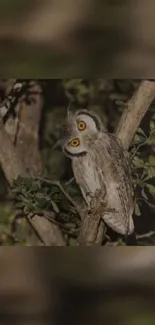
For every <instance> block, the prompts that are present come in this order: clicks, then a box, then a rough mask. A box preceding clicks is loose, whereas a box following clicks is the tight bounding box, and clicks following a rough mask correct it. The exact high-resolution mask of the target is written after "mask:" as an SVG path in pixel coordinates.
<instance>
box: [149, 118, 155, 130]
mask: <svg viewBox="0 0 155 325" xmlns="http://www.w3.org/2000/svg"><path fill="white" fill-rule="evenodd" d="M153 129H155V121H153V120H151V121H150V130H153Z"/></svg>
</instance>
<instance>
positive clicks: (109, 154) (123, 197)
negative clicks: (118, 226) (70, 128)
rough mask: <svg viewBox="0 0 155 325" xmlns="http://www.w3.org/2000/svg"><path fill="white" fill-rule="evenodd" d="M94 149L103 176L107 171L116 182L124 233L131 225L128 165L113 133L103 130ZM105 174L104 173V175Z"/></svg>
mask: <svg viewBox="0 0 155 325" xmlns="http://www.w3.org/2000/svg"><path fill="white" fill-rule="evenodd" d="M94 149H95V151H96V154H98V155H99V159H98V161H97V164H98V166H97V168H101V169H103V178H104V177H107V174H106V173H109V180H110V182H114V183H115V184H117V194H118V197H119V199H120V203H121V211H120V218H121V219H122V223H123V224H124V228H125V229H126V230H125V233H128V231H129V230H128V229H129V228H130V225H131V227H133V226H132V223H133V221H132V220H131V218H132V214H133V208H134V205H133V187H132V179H131V172H130V166H129V164H128V160H127V157H126V155H125V154H124V150H123V148H122V147H121V146H120V144H119V142H118V141H117V139H116V138H115V136H114V135H113V134H109V133H106V132H104V133H103V134H102V136H101V137H100V138H98V139H97V140H96V142H95V148H94ZM105 174H106V175H105Z"/></svg>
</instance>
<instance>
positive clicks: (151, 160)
mask: <svg viewBox="0 0 155 325" xmlns="http://www.w3.org/2000/svg"><path fill="white" fill-rule="evenodd" d="M149 164H150V165H152V166H155V156H152V155H150V156H149Z"/></svg>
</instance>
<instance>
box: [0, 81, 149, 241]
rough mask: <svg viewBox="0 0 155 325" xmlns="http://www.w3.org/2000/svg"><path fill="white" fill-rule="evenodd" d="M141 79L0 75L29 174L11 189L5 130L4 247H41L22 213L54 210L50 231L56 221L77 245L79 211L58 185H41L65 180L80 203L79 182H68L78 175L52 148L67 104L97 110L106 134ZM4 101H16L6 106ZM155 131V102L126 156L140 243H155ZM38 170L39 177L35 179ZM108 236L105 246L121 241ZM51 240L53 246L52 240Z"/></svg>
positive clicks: (0, 202) (1, 182)
mask: <svg viewBox="0 0 155 325" xmlns="http://www.w3.org/2000/svg"><path fill="white" fill-rule="evenodd" d="M14 82H15V85H16V87H17V85H18V87H19V85H21V90H20V91H19V90H18V88H17V90H18V91H17V90H16V91H15V90H14V91H13V89H14ZM139 84H140V80H138V79H104V78H100V79H90V80H89V79H33V80H31V79H30V80H26V79H25V80H23V79H17V80H16V81H15V80H14V79H1V80H0V96H1V113H3V114H4V112H3V110H4V111H5V110H6V112H5V115H4V118H3V120H4V123H5V130H6V132H7V133H8V134H9V137H10V139H11V140H12V142H13V144H14V147H16V149H17V150H18V155H19V158H20V159H21V161H22V163H23V164H24V166H25V168H26V170H27V172H28V173H29V174H30V178H29V179H27V180H19V182H16V183H15V184H14V187H13V189H12V191H11V193H10V191H9V188H8V183H7V181H9V182H10V176H11V179H12V175H11V174H10V172H9V176H8V175H7V170H8V168H9V171H10V170H11V168H12V166H13V165H12V161H13V158H12V157H13V156H12V152H11V151H10V150H11V149H9V148H8V144H6V143H5V142H3V139H2V135H1V137H0V140H1V152H2V149H3V156H4V158H5V159H4V158H3V161H4V162H3V166H2V168H1V170H0V245H2V246H4V245H11V246H12V245H15V246H18V245H26V246H27V245H30V246H32V245H38V238H37V236H36V234H35V233H34V229H30V228H29V227H28V224H27V220H26V218H25V216H26V215H31V216H33V215H34V214H36V213H37V214H38V215H44V216H45V215H47V216H48V217H49V214H50V216H51V213H52V219H50V221H49V224H48V227H47V228H48V229H49V227H50V225H51V224H52V225H53V223H54V224H57V225H58V226H59V227H60V229H61V232H62V234H63V237H64V238H65V241H66V244H67V245H71V246H75V245H76V244H77V236H78V233H79V226H80V221H79V218H78V215H77V213H76V212H75V211H74V210H73V209H71V205H70V202H69V201H68V199H67V198H66V197H65V196H64V194H63V193H62V192H61V190H60V188H58V187H57V186H55V185H54V184H50V183H49V184H48V183H46V182H44V179H45V178H46V179H48V180H51V181H60V182H61V184H62V185H63V187H64V188H65V190H66V191H67V193H69V194H70V196H71V198H72V199H73V200H74V201H75V202H77V204H78V203H79V202H81V200H82V198H81V194H80V192H79V189H78V187H77V185H76V184H75V183H74V182H72V183H70V184H68V185H66V183H67V182H68V181H69V180H70V179H71V178H72V176H73V174H72V169H71V162H70V160H69V159H68V158H66V157H65V156H64V154H63V153H62V151H61V148H60V147H59V146H57V147H55V148H54V146H55V144H56V143H57V141H59V139H60V136H61V132H62V129H63V123H64V120H65V117H66V111H67V107H68V104H69V103H70V105H71V109H73V110H76V109H78V108H87V109H90V110H92V111H94V112H96V113H97V114H99V116H100V117H101V119H102V121H103V124H104V125H105V126H106V128H107V129H108V131H109V132H113V131H114V130H115V128H116V126H117V123H118V121H119V118H120V116H121V114H122V112H123V110H124V108H125V106H124V103H126V102H127V101H128V100H129V99H131V97H132V96H133V94H134V92H135V91H136V89H137V88H138V86H139ZM19 89H20V87H19ZM9 103H11V104H9ZM7 105H11V106H9V107H10V109H9V110H8V109H7ZM8 112H10V113H8ZM154 130H155V103H154V102H153V103H152V105H151V106H150V108H149V109H148V111H147V113H146V115H145V117H144V118H143V120H142V122H141V124H140V127H139V128H138V130H137V133H136V135H135V138H134V141H133V143H132V145H131V147H130V156H129V163H130V165H131V168H132V177H133V184H134V186H135V197H136V203H135V211H134V222H135V230H136V235H137V238H138V243H139V245H155V183H154V179H155V132H154ZM14 147H13V148H14ZM5 153H7V156H6V157H5ZM131 157H132V159H131ZM133 157H134V158H133ZM1 159H2V154H1ZM6 167H7V168H6ZM38 175H40V179H34V177H36V176H38ZM7 176H8V177H7ZM13 176H14V175H13ZM21 176H22V175H21ZM6 179H7V180H6ZM38 219H39V217H37V220H38ZM41 219H42V220H43V222H45V221H46V220H45V219H43V218H41ZM55 231H56V229H55V230H54V233H55ZM107 234H108V237H104V238H103V245H105V244H108V243H109V242H112V243H116V244H119V245H123V243H122V241H121V239H120V238H119V236H118V235H117V234H116V233H114V232H112V231H111V230H110V229H108V232H107ZM52 236H53V235H52ZM52 236H51V235H50V237H52ZM46 237H47V235H46ZM48 245H53V243H52V242H48ZM56 245H57V244H56Z"/></svg>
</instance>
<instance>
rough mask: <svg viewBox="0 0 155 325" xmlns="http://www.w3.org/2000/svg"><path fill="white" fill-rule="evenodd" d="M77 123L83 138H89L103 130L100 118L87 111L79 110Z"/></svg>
mask: <svg viewBox="0 0 155 325" xmlns="http://www.w3.org/2000/svg"><path fill="white" fill-rule="evenodd" d="M76 122H77V129H78V131H80V132H81V133H82V135H83V136H85V135H88V138H89V136H90V137H91V136H92V135H95V134H97V133H98V132H100V131H101V129H102V125H101V124H102V123H101V121H100V119H99V117H98V116H96V115H95V114H94V113H92V112H89V111H87V110H79V111H78V112H77V113H76Z"/></svg>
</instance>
